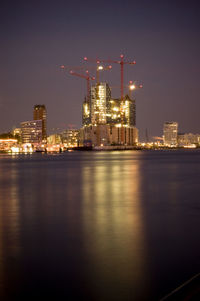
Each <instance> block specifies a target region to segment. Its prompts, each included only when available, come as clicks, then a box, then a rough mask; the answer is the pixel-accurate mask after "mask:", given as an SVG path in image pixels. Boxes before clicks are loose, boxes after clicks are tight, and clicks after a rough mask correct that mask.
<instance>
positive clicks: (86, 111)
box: [82, 98, 91, 126]
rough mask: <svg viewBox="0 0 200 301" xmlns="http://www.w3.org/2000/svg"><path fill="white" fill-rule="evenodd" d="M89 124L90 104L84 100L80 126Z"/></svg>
mask: <svg viewBox="0 0 200 301" xmlns="http://www.w3.org/2000/svg"><path fill="white" fill-rule="evenodd" d="M89 124H91V115H90V102H89V101H88V100H87V99H86V98H85V100H84V102H83V105H82V125H83V126H87V125H89Z"/></svg>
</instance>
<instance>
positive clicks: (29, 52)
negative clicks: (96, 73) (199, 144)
mask: <svg viewBox="0 0 200 301" xmlns="http://www.w3.org/2000/svg"><path fill="white" fill-rule="evenodd" d="M34 3H35V2H34ZM34 3H33V2H32V1H30V2H29V3H25V2H23V1H19V3H18V4H14V3H10V4H9V3H4V5H3V8H2V10H1V13H0V14H1V20H2V22H3V30H2V32H1V35H0V40H1V44H2V51H1V55H0V62H1V72H0V80H1V86H0V108H1V110H0V112H1V116H0V117H1V118H0V131H1V132H5V131H8V130H11V129H12V127H13V126H17V125H19V124H20V122H22V121H24V120H31V119H32V117H31V115H32V111H31V110H30V108H32V107H33V105H34V104H35V103H44V104H45V105H46V107H47V110H48V132H49V131H50V130H51V128H53V127H54V128H56V127H63V128H66V125H67V124H75V125H76V127H77V128H80V127H81V105H82V103H83V101H84V96H85V95H86V88H85V86H86V85H85V82H84V81H83V80H82V79H76V78H74V77H72V76H70V75H63V72H61V70H60V68H59V67H60V65H62V64H65V65H70V66H77V65H81V64H84V62H83V57H84V56H88V57H91V58H96V57H100V58H103V59H108V58H111V59H115V60H117V59H119V56H120V54H121V53H123V54H124V55H125V58H126V59H131V60H136V65H134V66H125V72H124V74H125V80H124V83H125V84H128V81H129V80H133V81H134V80H137V81H139V82H142V83H143V85H144V88H143V89H140V90H139V91H135V92H134V93H135V94H134V96H135V97H134V98H136V107H137V118H136V126H137V128H138V129H139V136H140V137H141V139H142V138H144V137H145V130H146V128H147V129H148V134H149V136H150V137H151V136H157V135H160V134H161V133H162V127H163V123H164V122H165V121H173V120H174V121H177V122H178V123H179V124H180V125H181V131H182V132H192V133H199V121H198V112H199V109H200V104H199V101H198V96H199V94H200V87H199V86H198V78H199V70H200V68H199V67H200V66H199V65H200V59H199V56H198V53H199V48H200V43H199V38H198V36H199V29H200V21H199V18H198V8H199V4H198V2H197V1H191V2H190V4H188V5H187V4H185V3H182V2H180V1H174V2H168V3H167V4H161V3H160V2H158V1H153V2H152V3H151V4H150V3H148V2H147V1H143V2H140V3H137V2H133V3H132V4H130V3H129V2H128V1H125V2H123V4H122V3H121V2H119V1H116V2H113V1H111V2H110V3H106V2H104V1H103V2H102V3H101V6H100V7H99V8H98V10H96V9H95V8H94V4H92V2H91V1H86V2H85V5H84V6H83V5H82V6H81V10H78V9H77V8H76V7H75V5H74V4H69V5H67V4H66V3H65V2H63V1H61V2H59V5H58V4H56V3H55V4H48V5H47V3H46V2H43V3H42V4H41V3H35V4H34ZM123 18H125V21H123ZM100 20H103V21H104V22H100ZM99 24H100V25H99ZM100 76H101V80H102V81H107V82H108V84H109V85H111V88H112V87H113V88H112V95H113V97H114V98H119V97H120V87H119V86H120V67H119V66H113V68H112V70H111V71H109V72H105V73H102V74H101V75H100ZM117 86H118V87H117ZM124 94H125V93H124Z"/></svg>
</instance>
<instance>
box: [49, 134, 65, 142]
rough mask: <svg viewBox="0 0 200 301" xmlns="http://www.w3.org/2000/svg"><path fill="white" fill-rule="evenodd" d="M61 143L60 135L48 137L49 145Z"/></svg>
mask: <svg viewBox="0 0 200 301" xmlns="http://www.w3.org/2000/svg"><path fill="white" fill-rule="evenodd" d="M61 142H62V141H61V135H60V134H52V135H50V136H48V137H47V143H49V144H60V143H61Z"/></svg>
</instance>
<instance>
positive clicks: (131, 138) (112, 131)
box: [80, 124, 138, 147]
mask: <svg viewBox="0 0 200 301" xmlns="http://www.w3.org/2000/svg"><path fill="white" fill-rule="evenodd" d="M80 137H81V139H80V143H81V145H84V146H88V145H92V146H94V147H96V146H108V145H121V146H122V145H126V146H134V145H136V144H137V143H138V129H137V128H136V127H129V126H126V127H122V126H118V125H110V124H101V125H91V126H88V127H83V128H82V130H81V135H80ZM122 137H123V141H122Z"/></svg>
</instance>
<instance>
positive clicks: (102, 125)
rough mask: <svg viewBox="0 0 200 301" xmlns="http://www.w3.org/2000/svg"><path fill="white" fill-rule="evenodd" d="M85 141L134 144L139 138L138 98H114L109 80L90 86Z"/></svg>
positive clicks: (84, 114) (84, 113) (84, 112)
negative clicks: (136, 100) (137, 126)
mask: <svg viewBox="0 0 200 301" xmlns="http://www.w3.org/2000/svg"><path fill="white" fill-rule="evenodd" d="M82 123H83V134H82V136H83V141H85V142H86V143H88V141H91V144H92V145H93V146H105V145H134V144H136V143H137V142H138V130H137V129H136V127H135V125H136V107H135V100H133V99H131V98H130V97H129V96H128V95H126V96H125V97H124V99H123V102H122V101H121V99H112V98H111V90H110V87H109V85H108V84H107V83H99V84H96V85H93V86H91V92H90V101H88V100H86V99H85V101H84V102H83V107H82Z"/></svg>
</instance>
